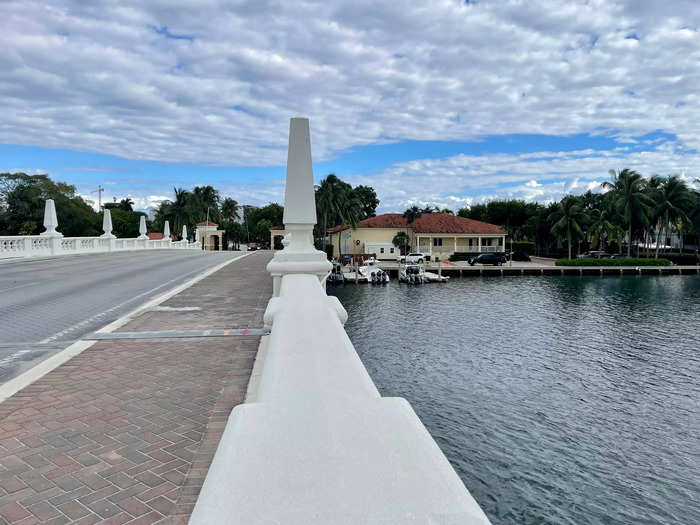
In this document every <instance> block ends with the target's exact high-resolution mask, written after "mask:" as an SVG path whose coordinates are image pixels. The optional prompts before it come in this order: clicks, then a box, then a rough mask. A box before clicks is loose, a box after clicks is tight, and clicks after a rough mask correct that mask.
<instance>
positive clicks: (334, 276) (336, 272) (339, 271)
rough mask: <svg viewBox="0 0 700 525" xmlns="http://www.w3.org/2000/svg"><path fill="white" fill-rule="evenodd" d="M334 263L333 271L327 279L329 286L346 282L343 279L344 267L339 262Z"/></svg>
mask: <svg viewBox="0 0 700 525" xmlns="http://www.w3.org/2000/svg"><path fill="white" fill-rule="evenodd" d="M332 263H333V268H332V269H331V273H329V274H328V277H327V278H326V282H327V283H329V284H339V283H342V282H343V280H344V277H343V267H342V266H341V264H340V263H339V262H338V261H335V260H334V261H332Z"/></svg>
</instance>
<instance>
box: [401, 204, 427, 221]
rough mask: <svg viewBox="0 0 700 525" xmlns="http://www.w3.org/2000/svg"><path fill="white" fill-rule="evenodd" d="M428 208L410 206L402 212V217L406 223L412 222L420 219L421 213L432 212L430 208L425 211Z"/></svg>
mask: <svg viewBox="0 0 700 525" xmlns="http://www.w3.org/2000/svg"><path fill="white" fill-rule="evenodd" d="M428 209H429V208H425V209H423V210H421V209H420V208H419V207H418V206H411V207H410V208H408V209H407V210H406V211H405V212H403V218H404V219H406V222H408V224H413V223H414V222H415V221H417V220H418V219H420V217H421V215H423V213H432V209H430V211H426V210H428Z"/></svg>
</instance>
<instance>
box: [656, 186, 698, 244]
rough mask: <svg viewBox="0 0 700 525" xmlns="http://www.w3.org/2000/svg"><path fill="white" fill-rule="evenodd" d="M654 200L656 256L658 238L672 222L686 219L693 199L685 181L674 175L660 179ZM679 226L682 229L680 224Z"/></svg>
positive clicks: (663, 236)
mask: <svg viewBox="0 0 700 525" xmlns="http://www.w3.org/2000/svg"><path fill="white" fill-rule="evenodd" d="M654 201H655V203H654V216H655V217H658V219H659V232H658V235H657V238H656V255H655V257H657V258H658V257H659V240H660V239H663V238H665V234H666V233H667V232H668V231H669V230H670V229H671V227H672V225H673V224H682V223H683V222H684V221H688V215H687V213H686V212H687V211H690V208H691V206H692V205H693V199H692V195H691V193H690V190H689V189H688V186H687V185H686V183H685V182H684V181H682V180H681V179H680V178H679V177H678V176H675V175H674V176H672V177H668V178H667V179H663V180H662V181H661V183H660V184H659V187H658V189H657V191H655V192H654ZM680 228H681V229H682V226H680ZM664 244H665V243H664Z"/></svg>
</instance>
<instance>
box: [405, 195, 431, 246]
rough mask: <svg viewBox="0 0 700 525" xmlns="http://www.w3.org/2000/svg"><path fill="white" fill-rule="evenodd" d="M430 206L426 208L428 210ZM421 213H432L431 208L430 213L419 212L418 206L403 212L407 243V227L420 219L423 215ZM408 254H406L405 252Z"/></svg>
mask: <svg viewBox="0 0 700 525" xmlns="http://www.w3.org/2000/svg"><path fill="white" fill-rule="evenodd" d="M429 208H430V206H428V208H426V209H429ZM423 213H432V208H430V211H425V210H421V209H420V208H419V207H418V206H411V207H410V208H408V209H407V210H406V211H405V212H403V218H404V219H406V240H407V241H408V238H409V234H408V227H409V226H410V225H411V224H413V223H414V222H415V221H416V220H418V219H420V216H421V215H423ZM418 248H420V246H419V247H418ZM406 253H407V254H408V252H406Z"/></svg>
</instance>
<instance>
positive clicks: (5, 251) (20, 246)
mask: <svg viewBox="0 0 700 525" xmlns="http://www.w3.org/2000/svg"><path fill="white" fill-rule="evenodd" d="M166 248H176V249H200V248H201V245H200V243H199V242H188V241H186V240H184V241H171V240H169V239H158V240H151V239H138V238H134V239H117V238H114V237H112V238H105V237H58V236H44V235H21V236H9V237H0V259H8V258H13V257H38V256H49V255H66V254H78V253H100V252H116V251H124V250H148V249H166Z"/></svg>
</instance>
